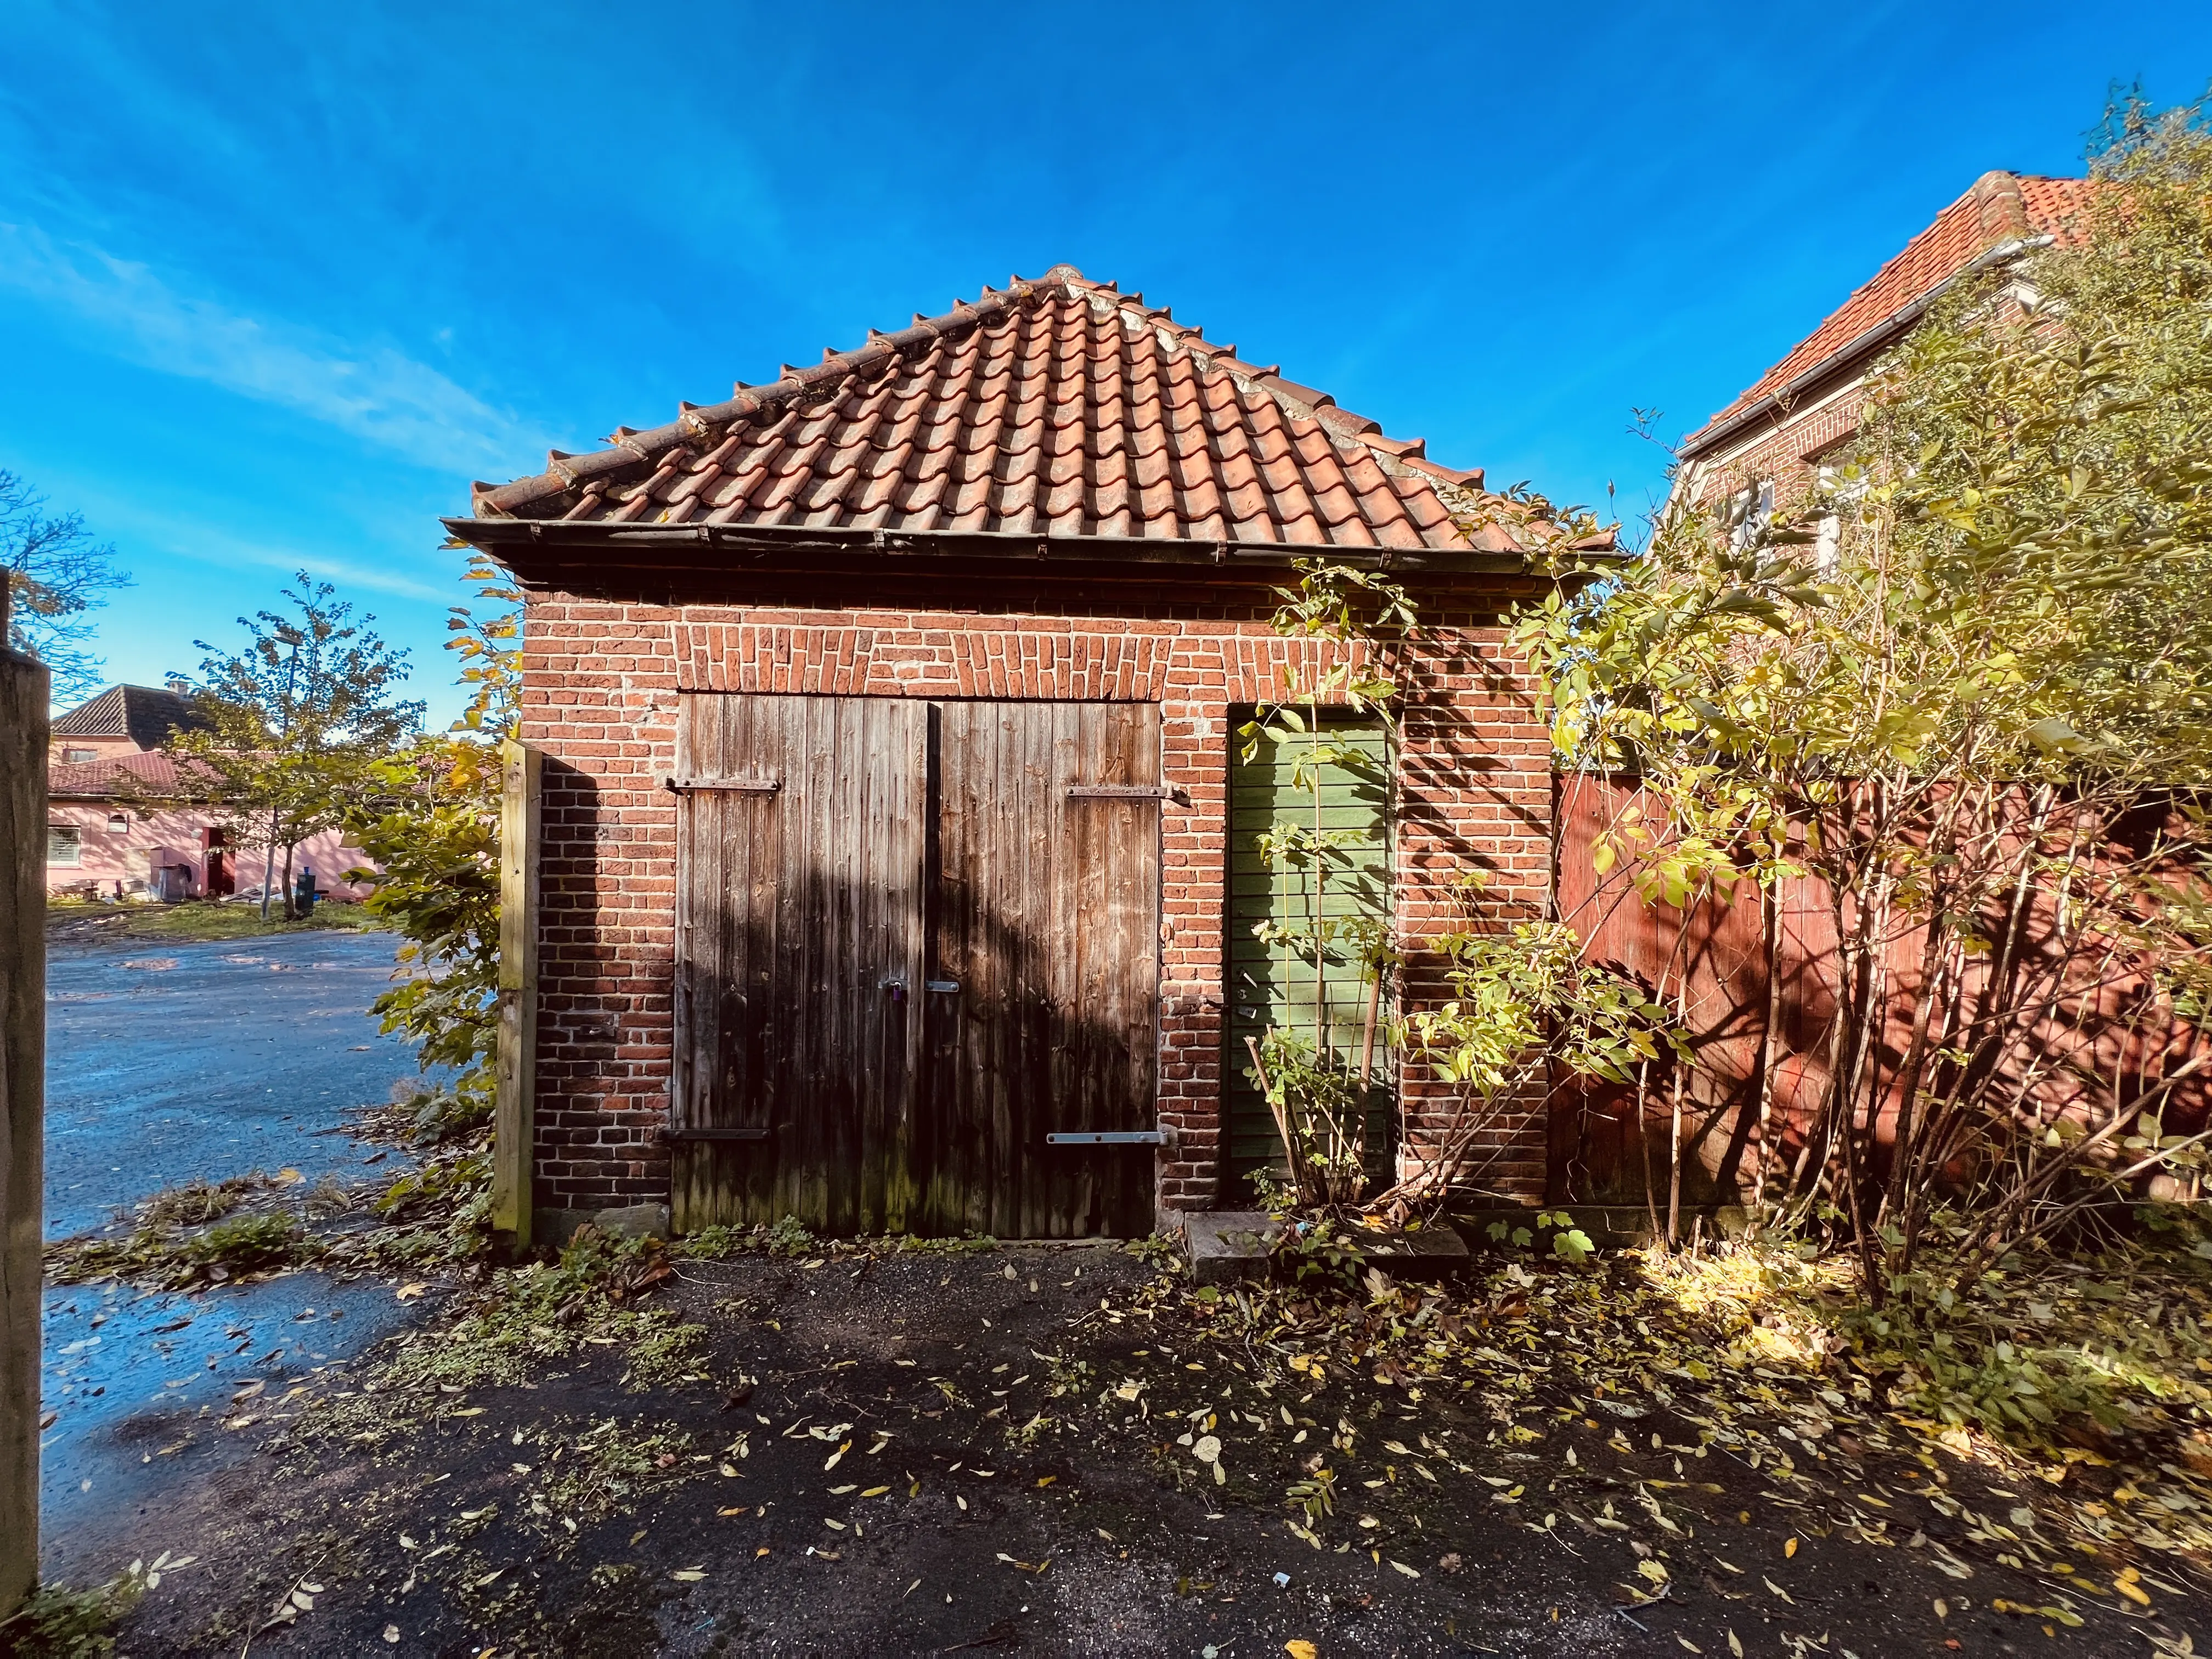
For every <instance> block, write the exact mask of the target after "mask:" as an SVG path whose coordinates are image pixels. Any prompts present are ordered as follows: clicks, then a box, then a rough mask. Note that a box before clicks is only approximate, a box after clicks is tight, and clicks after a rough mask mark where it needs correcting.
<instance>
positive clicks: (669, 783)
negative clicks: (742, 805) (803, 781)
mask: <svg viewBox="0 0 2212 1659" xmlns="http://www.w3.org/2000/svg"><path fill="white" fill-rule="evenodd" d="M660 787H662V788H663V789H667V790H671V791H673V792H674V793H677V794H679V795H689V794H693V793H706V792H708V791H709V790H717V791H721V792H724V793H732V794H739V795H773V794H776V793H780V792H781V790H782V788H783V780H782V779H781V778H663V779H662V780H661V781H660Z"/></svg>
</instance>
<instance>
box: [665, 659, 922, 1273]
mask: <svg viewBox="0 0 2212 1659" xmlns="http://www.w3.org/2000/svg"><path fill="white" fill-rule="evenodd" d="M928 726H929V711H928V708H927V706H926V705H924V704H921V703H920V702H908V701H905V700H902V699H896V698H860V697H798V696H686V697H685V698H684V706H683V709H682V714H681V717H680V719H679V720H678V773H679V778H678V782H679V785H681V786H684V787H683V788H682V793H681V794H680V797H679V799H680V801H681V805H679V808H678V815H677V826H678V827H677V848H678V850H677V867H678V902H677V939H676V1031H675V1052H674V1075H673V1077H672V1078H671V1110H670V1131H671V1138H672V1139H673V1140H674V1143H675V1168H674V1170H673V1208H674V1222H675V1225H676V1228H677V1230H678V1231H691V1230H693V1229H695V1228H697V1227H701V1226H704V1225H708V1224H710V1223H714V1222H726V1223H750V1222H754V1221H764V1220H769V1219H772V1218H775V1217H779V1216H784V1215H793V1216H797V1217H798V1218H799V1219H800V1220H802V1221H804V1222H805V1224H806V1225H808V1226H809V1227H811V1228H813V1229H815V1230H816V1231H822V1232H828V1233H844V1234H849V1233H855V1232H879V1231H892V1232H896V1231H903V1230H905V1229H906V1227H907V1226H908V1204H909V1198H910V1194H911V1191H912V1186H911V1177H910V1176H909V1173H908V1149H909V1146H910V1142H911V1134H912V1128H913V1118H914V1110H915V1085H916V1081H917V1078H918V1072H919V1067H918V1065H917V1061H918V1060H919V1059H920V1043H921V1018H920V1013H919V1011H918V1009H917V1006H916V995H917V991H918V987H919V984H920V981H921V963H922V913H923V899H924V857H925V851H926V842H927V837H926V835H925V829H926V820H925V811H924V807H925V802H926V799H927V750H928V742H927V739H928Z"/></svg>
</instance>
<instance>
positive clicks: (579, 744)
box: [522, 581, 1552, 1210]
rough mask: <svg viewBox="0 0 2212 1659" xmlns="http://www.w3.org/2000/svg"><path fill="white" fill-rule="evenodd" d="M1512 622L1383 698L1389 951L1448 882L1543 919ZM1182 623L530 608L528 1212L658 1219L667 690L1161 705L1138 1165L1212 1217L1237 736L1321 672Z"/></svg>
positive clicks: (1531, 1143)
mask: <svg viewBox="0 0 2212 1659" xmlns="http://www.w3.org/2000/svg"><path fill="white" fill-rule="evenodd" d="M867 585H868V586H870V587H871V588H872V589H874V590H875V591H876V592H878V593H879V594H880V593H882V592H884V588H885V586H886V585H885V584H884V583H881V582H873V581H872V582H869V583H868V584H867ZM786 597H787V598H788V596H786ZM807 597H808V598H810V599H811V600H812V602H813V603H815V604H817V605H819V604H820V603H821V596H820V595H819V594H815V595H810V596H807ZM1507 597H1509V595H1508V593H1507V591H1506V590H1505V589H1504V588H1503V587H1502V586H1492V587H1491V588H1489V589H1488V590H1486V592H1485V593H1484V594H1483V595H1482V596H1481V600H1482V604H1481V607H1480V609H1476V608H1470V607H1469V605H1468V600H1467V599H1464V598H1462V599H1460V600H1459V601H1458V608H1457V609H1456V610H1452V611H1446V610H1443V609H1442V608H1440V607H1439V608H1436V609H1430V610H1425V612H1424V619H1425V621H1426V622H1427V623H1429V624H1430V628H1431V632H1430V635H1429V636H1428V637H1427V638H1426V639H1425V641H1424V642H1423V643H1422V644H1421V645H1419V647H1413V648H1412V649H1411V650H1410V651H1409V653H1408V659H1407V671H1406V672H1405V673H1404V674H1403V675H1401V679H1402V680H1403V681H1404V682H1405V683H1406V684H1408V685H1409V686H1410V687H1411V690H1412V696H1411V697H1410V699H1409V702H1408V704H1407V708H1406V709H1405V711H1404V713H1405V724H1404V744H1403V749H1402V769H1403V774H1404V778H1405V784H1406V787H1405V793H1404V807H1403V814H1402V818H1401V826H1400V839H1399V848H1398V867H1399V870H1400V872H1401V881H1400V899H1399V907H1400V908H1399V915H1400V925H1401V932H1402V933H1404V934H1405V935H1406V937H1407V939H1408V940H1410V941H1417V940H1418V939H1419V938H1420V937H1421V936H1423V935H1424V934H1431V935H1432V934H1433V933H1437V932H1438V931H1442V930H1443V929H1446V928H1449V927H1462V926H1465V925H1466V922H1465V914H1464V910H1463V908H1462V899H1461V897H1460V896H1459V893H1460V891H1461V890H1458V889H1456V888H1455V887H1453V886H1452V884H1454V883H1455V881H1456V879H1457V878H1458V877H1459V876H1460V875H1461V874H1462V872H1464V871H1466V870H1467V869H1468V868H1470V867H1480V868H1484V869H1486V870H1489V871H1491V872H1493V878H1492V882H1491V884H1490V885H1489V887H1488V888H1487V890H1486V896H1485V897H1484V898H1483V899H1482V900H1481V901H1480V905H1481V910H1482V913H1483V914H1484V915H1487V916H1490V917H1492V918H1498V919H1503V918H1505V917H1508V916H1529V915H1541V914H1542V913H1543V908H1544V906H1545V905H1546V903H1547V896H1548V892H1549V887H1550V880H1551V873H1550V848H1551V811H1552V795H1551V756H1550V746H1549V742H1548V737H1547V730H1546V727H1545V725H1544V722H1543V717H1542V714H1541V709H1540V708H1539V707H1538V698H1537V694H1536V690H1535V688H1534V684H1533V682H1532V681H1531V680H1530V678H1528V675H1527V673H1526V672H1525V671H1524V669H1523V667H1522V665H1521V664H1520V663H1519V662H1518V661H1517V660H1516V659H1513V658H1512V657H1511V656H1510V653H1508V652H1507V650H1506V649H1505V647H1504V644H1503V631H1502V629H1500V628H1499V627H1498V625H1497V622H1496V614H1497V607H1498V603H1499V602H1500V600H1501V599H1505V598H1507ZM1200 598H1201V601H1202V602H1200V603H1192V602H1191V599H1190V596H1189V595H1188V594H1185V595H1182V596H1180V597H1178V596H1177V595H1176V594H1174V593H1171V592H1167V591H1165V590H1163V591H1161V592H1158V593H1157V594H1155V595H1152V596H1150V597H1149V598H1145V597H1139V598H1135V599H1133V598H1132V597H1131V596H1130V595H1128V594H1127V593H1121V594H1117V595H1115V596H1114V597H1113V598H1112V599H1110V600H1109V601H1105V602H1099V601H1097V600H1095V599H1084V598H1083V596H1082V595H1081V593H1080V592H1076V593H1075V594H1074V596H1073V598H1071V597H1070V596H1068V595H1052V594H1047V593H1043V592H1039V593H1036V594H1033V595H1024V596H1023V600H1024V603H1027V604H1030V605H1034V606H1035V608H1034V609H1033V610H1030V611H1020V610H1015V609H1012V608H1006V609H1002V610H997V611H994V612H989V613H986V612H982V611H959V612H955V611H936V610H906V609H884V610H864V609H850V610H830V609H802V608H797V607H796V606H795V605H791V604H789V603H787V604H785V605H781V606H778V607H774V608H771V607H769V606H765V605H758V604H752V605H746V604H733V603H702V604H680V603H627V602H609V601H606V600H602V599H589V598H585V597H580V596H578V595H575V594H573V593H564V592H548V593H542V594H536V595H533V596H532V599H531V600H530V602H529V605H528V608H527V614H526V624H525V631H524V673H525V682H524V694H523V704H524V720H523V732H522V735H523V739H524V741H525V742H526V743H529V744H532V745H534V746H536V747H538V748H540V749H542V750H544V752H545V755H546V757H547V764H546V768H545V785H544V787H545V799H544V843H543V845H544V862H543V866H542V901H541V902H542V907H543V908H542V915H543V921H542V932H541V934H540V941H539V951H540V954H539V968H538V974H539V987H540V996H541V1002H540V1012H539V1018H538V1033H539V1039H538V1042H539V1047H538V1085H537V1087H538V1094H537V1146H536V1149H535V1156H536V1193H535V1201H536V1203H537V1204H538V1206H541V1207H550V1208H555V1209H570V1210H587V1209H596V1208H601V1207H605V1206H612V1205H619V1204H632V1203H639V1202H644V1201H648V1200H665V1198H666V1197H667V1195H668V1186H669V1175H668V1157H667V1152H666V1148H665V1145H664V1144H663V1143H661V1142H660V1141H659V1139H658V1136H659V1130H660V1128H661V1127H662V1125H663V1123H664V1122H665V1119H666V1112H667V1096H666V1089H667V1082H668V1073H669V1061H670V1052H671V990H670V987H671V974H672V958H671V952H672V949H673V939H674V922H675V915H674V906H675V895H676V868H675V858H676V854H675V828H676V797H675V796H673V795H672V794H671V793H668V792H666V791H665V790H663V789H662V788H660V787H659V779H661V778H662V777H664V776H666V775H668V774H669V773H671V771H672V770H673V769H674V764H675V741H676V711H677V700H678V694H679V693H680V692H686V691H775V692H811V693H821V694H832V695H842V696H937V697H963V696H986V697H1005V698H1056V697H1067V698H1110V699H1141V700H1146V701H1156V702H1158V703H1159V704H1160V705H1161V715H1162V729H1163V738H1164V744H1165V748H1166V752H1165V755H1164V779H1165V781H1167V782H1168V783H1170V785H1172V786H1176V787H1179V788H1181V789H1182V790H1183V791H1185V792H1186V793H1188V799H1189V805H1188V806H1183V805H1180V804H1178V803H1175V802H1169V803H1167V804H1165V805H1164V809H1163V818H1162V847H1163V857H1164V861H1165V867H1164V871H1163V874H1162V908H1163V915H1164V926H1163V935H1164V937H1163V948H1162V951H1161V963H1162V970H1161V972H1162V983H1161V986H1160V1070H1159V1075H1160V1121H1161V1122H1162V1124H1163V1125H1164V1126H1173V1127H1176V1129H1178V1130H1179V1131H1180V1132H1181V1135H1180V1142H1179V1147H1178V1149H1177V1150H1176V1152H1175V1153H1174V1154H1173V1155H1172V1156H1168V1155H1163V1157H1162V1158H1161V1160H1160V1164H1159V1166H1158V1181H1159V1187H1158V1192H1159V1199H1160V1203H1161V1206H1162V1207H1163V1208H1194V1207H1204V1206H1207V1205H1210V1204H1212V1203H1213V1202H1215V1201H1216V1198H1217V1183H1216V1174H1215V1149H1216V1146H1217V1142H1218V1106H1219V1097H1220V1082H1221V1067H1222V1054H1221V1043H1222V1030H1221V990H1222V951H1221V920H1222V909H1223V898H1224V880H1225V877H1224V835H1223V824H1224V813H1225V810H1226V809H1225V788H1224V784H1225V773H1226V769H1227V765H1228V762H1229V757H1230V754H1231V710H1232V708H1236V707H1237V705H1242V704H1249V703H1251V702H1254V701H1255V700H1257V699H1259V698H1261V697H1262V696H1267V695H1268V694H1270V693H1271V692H1273V691H1276V690H1279V687H1280V685H1281V683H1282V681H1281V673H1280V670H1281V667H1282V665H1284V664H1285V662H1289V661H1299V660H1304V661H1305V662H1307V663H1309V664H1313V665H1318V664H1319V662H1320V656H1319V649H1320V648H1319V647H1313V646H1310V645H1308V644H1304V643H1299V642H1292V641H1285V640H1282V639H1280V638H1279V637H1277V636H1276V635H1274V634H1273V633H1272V632H1271V631H1270V630H1269V629H1268V627H1267V616H1268V614H1269V613H1270V611H1272V609H1273V600H1272V598H1270V597H1269V596H1268V595H1267V593H1266V592H1265V590H1264V589H1259V590H1256V591H1255V589H1253V588H1251V587H1245V588H1243V589H1242V590H1240V591H1233V592H1231V593H1230V594H1229V595H1228V597H1227V599H1226V601H1225V600H1224V599H1223V597H1222V596H1221V595H1220V594H1218V593H1215V594H1211V595H1203V596H1200ZM891 602H892V603H897V602H899V601H897V600H896V599H894V600H892V601H891ZM905 602H907V603H912V602H913V601H912V599H910V598H909V599H907V600H906V601H905ZM1048 605H1049V610H1048V608H1047V607H1048ZM1072 611H1082V612H1084V614H1070V613H1071V612H1072ZM1407 983H1408V987H1409V995H1413V996H1416V997H1418V996H1419V995H1421V994H1424V993H1425V992H1432V990H1433V983H1434V962H1433V960H1432V958H1431V957H1424V956H1422V955H1421V954H1420V953H1419V951H1418V948H1416V949H1415V950H1414V951H1413V952H1412V953H1411V961H1410V964H1409V971H1408V978H1407ZM1429 1091H1430V1085H1427V1084H1426V1083H1425V1082H1424V1081H1422V1080H1420V1079H1414V1078H1410V1077H1409V1078H1408V1079H1407V1092H1408V1097H1409V1098H1410V1099H1412V1100H1413V1101H1414V1102H1415V1108H1414V1109H1415V1112H1416V1114H1417V1115H1418V1113H1419V1102H1420V1101H1422V1100H1423V1099H1425V1098H1427V1097H1428V1095H1429ZM1533 1113H1534V1107H1533V1106H1532V1108H1531V1115H1529V1116H1527V1117H1524V1118H1522V1119H1521V1120H1519V1121H1516V1123H1515V1124H1514V1125H1513V1127H1512V1130H1511V1133H1510V1149H1509V1152H1508V1156H1507V1157H1506V1158H1504V1160H1503V1161H1502V1162H1501V1164H1500V1165H1499V1166H1498V1170H1496V1171H1495V1172H1494V1176H1495V1178H1496V1180H1497V1182H1502V1183H1504V1184H1505V1185H1507V1186H1510V1188H1512V1189H1513V1190H1515V1191H1516V1192H1522V1193H1525V1194H1528V1195H1529V1196H1531V1197H1541V1194H1542V1188H1543V1181H1544V1157H1545V1133H1544V1126H1543V1124H1542V1123H1541V1121H1536V1120H1535V1118H1534V1115H1533ZM1219 1196H1220V1197H1222V1198H1223V1199H1224V1200H1227V1201H1230V1202H1232V1203H1233V1202H1236V1201H1238V1195H1237V1194H1220V1195H1219Z"/></svg>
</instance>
